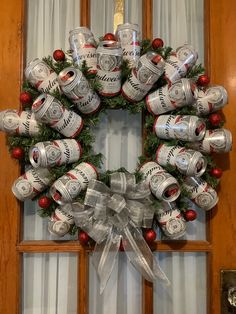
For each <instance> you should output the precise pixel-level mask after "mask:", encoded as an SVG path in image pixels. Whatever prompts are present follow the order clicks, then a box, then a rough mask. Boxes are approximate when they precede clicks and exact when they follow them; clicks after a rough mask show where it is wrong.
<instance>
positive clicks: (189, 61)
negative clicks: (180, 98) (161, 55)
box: [165, 44, 198, 83]
mask: <svg viewBox="0 0 236 314" xmlns="http://www.w3.org/2000/svg"><path fill="white" fill-rule="evenodd" d="M197 58H198V54H197V52H196V51H195V49H194V48H193V47H192V46H191V45H188V44H186V45H183V46H181V47H179V48H177V49H176V51H175V52H173V53H171V55H170V56H169V57H168V58H167V60H166V63H165V76H166V79H167V80H168V81H169V82H171V83H174V82H176V81H178V80H179V79H180V78H181V77H184V76H185V75H186V73H187V71H188V69H190V68H191V67H192V66H193V65H194V64H195V63H196V61H197Z"/></svg>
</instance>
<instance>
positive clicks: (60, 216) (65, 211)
mask: <svg viewBox="0 0 236 314" xmlns="http://www.w3.org/2000/svg"><path fill="white" fill-rule="evenodd" d="M71 211H72V207H71V204H65V205H63V206H59V207H58V208H56V209H55V212H54V213H53V214H52V216H51V218H50V221H49V223H48V231H49V232H50V233H51V234H52V235H56V236H59V237H63V236H64V235H65V234H67V233H68V232H69V231H70V228H71V226H73V224H74V219H73V215H72V214H71Z"/></svg>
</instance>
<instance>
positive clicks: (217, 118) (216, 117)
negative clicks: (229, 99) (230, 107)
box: [208, 113, 223, 126]
mask: <svg viewBox="0 0 236 314" xmlns="http://www.w3.org/2000/svg"><path fill="white" fill-rule="evenodd" d="M208 121H209V122H210V124H211V125H212V126H219V125H220V123H221V122H222V121H223V119H222V116H221V115H220V114H219V113H212V114H211V115H210V116H209V118H208Z"/></svg>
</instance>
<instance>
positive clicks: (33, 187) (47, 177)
mask: <svg viewBox="0 0 236 314" xmlns="http://www.w3.org/2000/svg"><path fill="white" fill-rule="evenodd" d="M52 180H53V179H52V175H51V174H50V172H49V170H48V169H46V168H38V169H34V168H33V169H30V170H28V171H26V172H25V173H24V174H23V175H22V176H20V177H19V178H18V179H16V180H15V182H14V183H13V185H12V192H13V194H14V195H15V197H16V198H17V199H18V200H20V201H25V200H27V199H32V198H34V197H35V196H36V195H38V194H39V193H41V192H42V191H44V190H45V189H46V188H47V187H48V186H50V184H51V183H52Z"/></svg>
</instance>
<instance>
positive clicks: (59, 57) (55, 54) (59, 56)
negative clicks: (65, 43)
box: [53, 49, 66, 61]
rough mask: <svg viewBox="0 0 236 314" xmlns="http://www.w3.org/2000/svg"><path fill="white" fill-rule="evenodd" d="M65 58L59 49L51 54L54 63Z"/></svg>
mask: <svg viewBox="0 0 236 314" xmlns="http://www.w3.org/2000/svg"><path fill="white" fill-rule="evenodd" d="M65 58H66V56H65V54H64V52H63V51H62V50H60V49H57V50H55V51H54V52H53V59H54V60H55V61H64V60H65Z"/></svg>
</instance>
